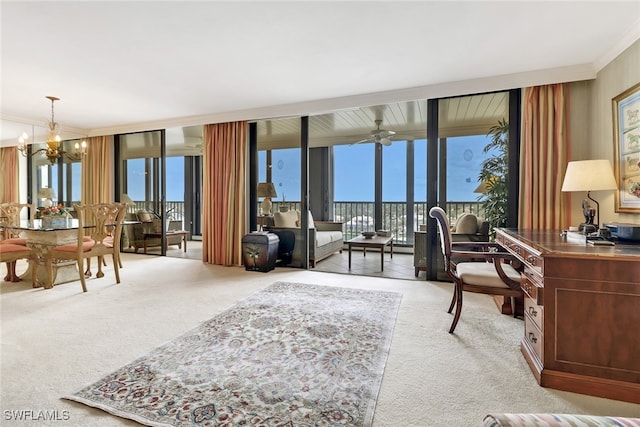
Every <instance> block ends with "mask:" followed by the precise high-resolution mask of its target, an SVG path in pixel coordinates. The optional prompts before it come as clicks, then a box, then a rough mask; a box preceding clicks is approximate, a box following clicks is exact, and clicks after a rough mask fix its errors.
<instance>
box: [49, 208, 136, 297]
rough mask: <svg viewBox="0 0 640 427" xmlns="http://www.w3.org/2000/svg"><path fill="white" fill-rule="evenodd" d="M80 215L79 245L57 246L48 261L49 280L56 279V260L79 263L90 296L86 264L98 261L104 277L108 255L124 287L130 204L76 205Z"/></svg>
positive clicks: (100, 275) (83, 288)
mask: <svg viewBox="0 0 640 427" xmlns="http://www.w3.org/2000/svg"><path fill="white" fill-rule="evenodd" d="M74 208H75V210H76V211H77V212H78V240H77V242H76V243H71V244H67V245H61V246H56V247H55V248H53V249H51V251H50V252H49V255H50V256H49V257H48V258H47V260H46V264H47V271H48V274H49V277H52V275H53V260H54V259H58V260H60V259H66V260H75V261H76V262H77V263H78V272H79V275H80V282H81V283H82V291H83V292H87V285H86V282H85V275H84V260H85V259H89V258H92V257H97V258H98V273H97V274H96V277H98V278H100V277H103V276H104V273H103V272H102V264H103V259H104V256H105V255H111V257H112V259H113V269H114V272H115V276H116V283H120V272H119V270H118V268H119V264H120V263H119V261H120V237H121V236H122V221H123V220H124V214H125V212H126V209H127V205H126V203H97V204H94V205H85V206H82V205H75V206H74Z"/></svg>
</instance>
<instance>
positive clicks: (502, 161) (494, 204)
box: [478, 119, 509, 238]
mask: <svg viewBox="0 0 640 427" xmlns="http://www.w3.org/2000/svg"><path fill="white" fill-rule="evenodd" d="M487 136H490V137H491V141H490V142H489V143H488V144H487V145H486V146H485V147H484V150H483V152H484V153H485V154H488V153H492V155H491V156H490V157H488V158H487V159H486V160H485V161H483V162H482V167H481V170H480V174H479V176H478V178H479V179H480V182H481V183H482V184H484V192H483V194H481V195H480V196H478V201H480V202H482V205H483V206H482V207H483V209H484V215H485V218H486V219H487V221H489V235H490V236H492V238H493V236H494V235H495V232H494V230H493V229H494V228H495V227H506V225H507V197H508V192H507V174H508V156H507V151H508V148H509V123H508V122H507V121H506V120H505V119H502V120H500V121H498V123H497V124H496V125H494V126H492V127H491V128H490V129H489V133H488V134H487Z"/></svg>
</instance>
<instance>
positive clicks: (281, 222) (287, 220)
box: [273, 211, 298, 228]
mask: <svg viewBox="0 0 640 427" xmlns="http://www.w3.org/2000/svg"><path fill="white" fill-rule="evenodd" d="M273 223H274V225H275V226H276V227H284V228H297V227H298V224H297V223H298V214H297V213H296V211H287V212H275V213H274V214H273Z"/></svg>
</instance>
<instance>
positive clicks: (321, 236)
mask: <svg viewBox="0 0 640 427" xmlns="http://www.w3.org/2000/svg"><path fill="white" fill-rule="evenodd" d="M331 242H332V240H331V231H320V232H316V248H320V247H322V246H324V245H328V244H329V243H331Z"/></svg>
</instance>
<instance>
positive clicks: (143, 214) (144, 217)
mask: <svg viewBox="0 0 640 427" xmlns="http://www.w3.org/2000/svg"><path fill="white" fill-rule="evenodd" d="M137 216H138V221H142V222H151V221H152V220H153V218H152V217H151V214H150V213H149V212H147V211H145V210H139V211H138V212H137Z"/></svg>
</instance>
